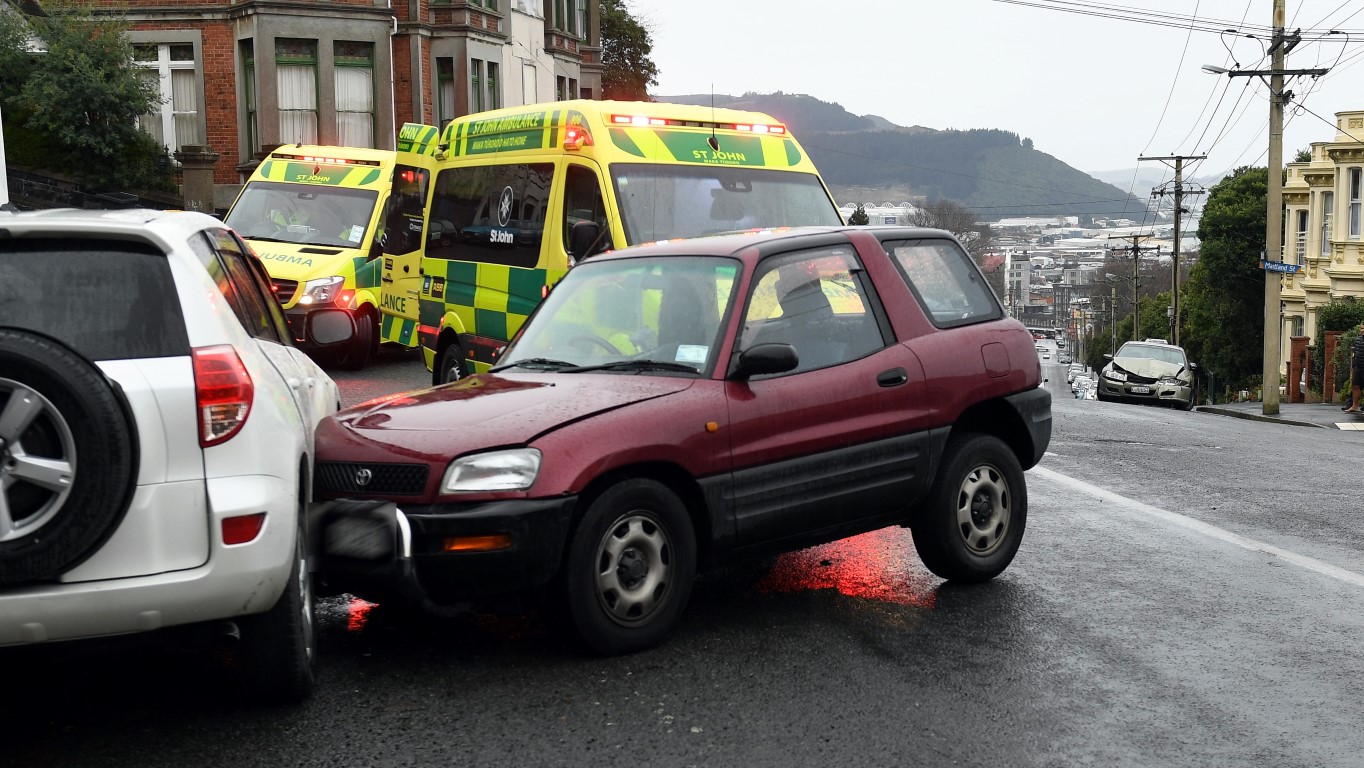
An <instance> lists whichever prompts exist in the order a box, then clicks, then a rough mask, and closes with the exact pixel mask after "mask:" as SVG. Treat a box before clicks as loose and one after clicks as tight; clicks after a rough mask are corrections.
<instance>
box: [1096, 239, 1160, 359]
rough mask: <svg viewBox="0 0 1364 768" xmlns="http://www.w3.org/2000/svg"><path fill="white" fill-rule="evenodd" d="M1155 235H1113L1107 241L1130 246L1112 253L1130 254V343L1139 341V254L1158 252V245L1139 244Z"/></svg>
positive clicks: (1115, 338)
mask: <svg viewBox="0 0 1364 768" xmlns="http://www.w3.org/2000/svg"><path fill="white" fill-rule="evenodd" d="M1152 237H1155V235H1113V236H1110V237H1109V238H1108V239H1109V240H1131V241H1132V244H1131V245H1130V246H1127V247H1126V248H1114V249H1113V250H1114V251H1121V252H1123V253H1130V254H1132V341H1141V273H1140V268H1141V254H1142V251H1156V253H1157V254H1159V252H1160V246H1158V245H1146V246H1143V245H1142V244H1141V241H1142V240H1149V239H1151V238H1152ZM1113 333H1114V336H1113V345H1114V346H1113V352H1114V354H1116V353H1117V351H1118V349H1117V343H1118V342H1117V330H1116V329H1115V330H1114V331H1113Z"/></svg>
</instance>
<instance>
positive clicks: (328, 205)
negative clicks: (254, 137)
mask: <svg viewBox="0 0 1364 768" xmlns="http://www.w3.org/2000/svg"><path fill="white" fill-rule="evenodd" d="M404 136H405V137H406V139H404V138H402V137H404ZM435 138H436V129H435V128H431V127H427V126H404V127H403V131H402V132H401V134H400V139H399V145H398V146H399V152H395V151H393V150H381V149H365V148H360V147H332V146H310V145H286V146H282V147H280V148H278V149H276V150H274V151H273V152H271V153H270V154H269V156H267V157H266V158H265V159H264V160H263V161H262V162H261V164H260V165H259V166H258V167H257V168H256V170H255V172H254V173H253V174H252V175H251V178H250V180H249V181H247V183H246V185H245V186H244V187H242V191H241V193H240V194H239V195H238V196H237V199H236V201H235V202H234V203H233V204H232V208H231V209H230V210H229V211H228V213H227V216H226V218H225V219H224V220H225V221H226V223H227V224H228V226H230V227H232V228H233V229H235V230H236V231H237V232H238V233H239V234H241V235H242V237H244V238H245V239H246V241H247V242H248V243H250V244H251V247H252V249H253V250H255V252H256V254H257V255H258V256H259V257H260V258H261V261H262V262H263V263H264V265H265V269H266V271H267V272H269V274H270V278H271V282H272V283H273V287H274V290H275V293H276V295H277V296H278V297H279V299H280V302H281V304H283V306H284V312H285V315H286V316H287V317H288V318H289V321H290V326H291V327H292V328H293V329H294V332H295V336H296V339H295V341H296V342H297V343H298V344H299V345H300V346H301V347H302V348H303V349H305V350H311V349H313V343H312V340H311V339H308V338H307V337H306V334H304V332H303V329H305V328H307V327H308V324H307V322H306V319H307V315H308V313H310V312H314V311H316V310H318V309H322V308H337V307H340V308H342V309H345V310H347V311H349V312H350V313H351V315H352V317H354V318H355V321H356V333H355V336H354V337H353V338H352V340H351V342H350V343H349V344H348V345H347V346H346V347H345V349H343V350H342V351H341V352H340V353H339V354H338V357H337V362H339V363H340V364H341V365H343V366H345V367H347V368H351V369H360V368H363V367H364V366H365V365H366V364H367V363H368V362H369V361H370V360H371V359H373V357H374V355H375V353H376V352H377V351H378V348H379V344H380V342H391V343H395V344H399V345H402V346H408V347H411V346H415V345H416V343H417V336H416V333H415V330H416V322H417V317H418V308H419V303H418V298H419V296H418V294H419V290H420V285H421V277H420V272H421V255H422V246H423V244H424V237H423V234H424V232H423V227H424V222H423V217H422V208H423V204H424V201H425V199H426V195H427V192H428V188H429V186H430V180H431V168H432V158H431V154H432V153H434V151H435V142H434V140H435ZM400 158H401V159H400Z"/></svg>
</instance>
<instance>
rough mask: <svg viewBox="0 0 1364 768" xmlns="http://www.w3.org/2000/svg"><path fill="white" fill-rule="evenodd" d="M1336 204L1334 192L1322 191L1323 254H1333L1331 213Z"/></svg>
mask: <svg viewBox="0 0 1364 768" xmlns="http://www.w3.org/2000/svg"><path fill="white" fill-rule="evenodd" d="M1335 205H1336V196H1335V193H1333V192H1322V193H1321V255H1322V256H1330V255H1331V213H1332V209H1333V208H1335Z"/></svg>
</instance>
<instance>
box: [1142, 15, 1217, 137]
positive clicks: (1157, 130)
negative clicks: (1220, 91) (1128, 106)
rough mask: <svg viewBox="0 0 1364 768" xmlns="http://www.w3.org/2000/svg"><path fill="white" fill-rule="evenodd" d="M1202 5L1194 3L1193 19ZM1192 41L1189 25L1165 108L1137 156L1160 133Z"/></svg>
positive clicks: (1191, 28) (1190, 26)
mask: <svg viewBox="0 0 1364 768" xmlns="http://www.w3.org/2000/svg"><path fill="white" fill-rule="evenodd" d="M1202 5H1203V0H1197V2H1195V3H1194V13H1193V17H1194V19H1195V20H1196V19H1197V18H1198V9H1199V7H1200V6H1202ZM1192 39H1193V24H1192V23H1190V24H1189V32H1188V34H1186V35H1185V36H1184V49H1183V50H1181V51H1180V52H1179V63H1178V64H1176V65H1175V79H1174V81H1173V82H1171V83H1170V92H1169V93H1167V94H1166V95H1165V106H1163V107H1161V109H1160V117H1159V118H1157V119H1156V128H1155V130H1153V131H1151V138H1149V139H1147V140H1146V146H1144V147H1142V148H1141V152H1138V153H1137V154H1139V155H1144V154H1146V150H1148V149H1150V148H1151V142H1153V141H1155V140H1156V135H1157V134H1159V133H1160V126H1162V125H1164V124H1165V115H1166V113H1168V112H1169V111H1170V101H1171V100H1172V99H1174V97H1175V88H1177V87H1178V86H1179V73H1180V72H1181V71H1183V69H1184V57H1185V56H1187V55H1188V53H1189V41H1190V40H1192Z"/></svg>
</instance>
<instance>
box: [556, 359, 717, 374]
mask: <svg viewBox="0 0 1364 768" xmlns="http://www.w3.org/2000/svg"><path fill="white" fill-rule="evenodd" d="M628 370H636V371H678V372H680V373H700V371H699V370H698V369H697V367H696V366H694V365H687V364H686V363H674V362H673V361H671V360H617V361H615V362H614V363H601V364H600V365H579V366H575V367H573V368H566V369H564V370H563V373H586V372H588V371H628Z"/></svg>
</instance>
